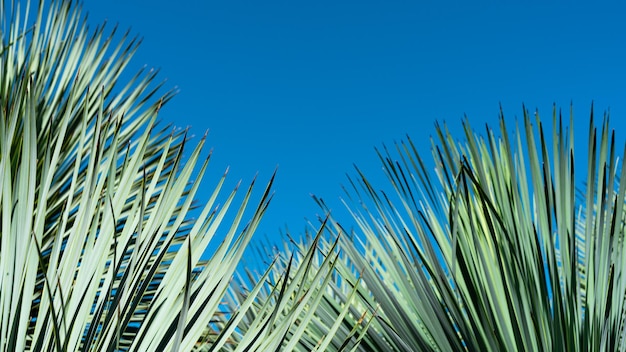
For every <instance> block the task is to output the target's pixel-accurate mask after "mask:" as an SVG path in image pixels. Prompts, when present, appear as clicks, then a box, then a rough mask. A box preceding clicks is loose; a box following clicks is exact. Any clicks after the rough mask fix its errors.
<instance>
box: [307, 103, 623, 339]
mask: <svg viewBox="0 0 626 352" xmlns="http://www.w3.org/2000/svg"><path fill="white" fill-rule="evenodd" d="M524 111H525V114H524V119H523V123H522V128H523V132H520V131H519V130H518V129H517V128H516V131H515V132H514V133H513V134H512V136H513V139H510V137H509V134H508V132H509V131H508V129H507V126H506V124H505V119H504V116H501V119H500V123H501V126H500V131H501V136H500V137H497V136H496V134H495V132H494V131H493V130H491V129H489V128H487V137H481V135H480V134H478V133H476V132H474V131H473V130H472V129H471V127H470V126H469V124H467V123H465V125H464V126H465V137H466V142H465V143H462V142H457V141H455V139H454V138H453V137H452V135H451V134H450V133H449V131H448V130H447V129H446V128H445V126H444V127H439V126H438V127H437V132H438V143H435V142H433V148H432V150H433V158H434V161H435V165H434V170H435V173H434V174H433V173H432V172H429V171H428V169H427V167H426V165H427V164H426V163H425V162H424V160H423V159H422V158H421V157H420V155H419V153H418V152H417V151H416V149H415V146H414V144H413V143H412V142H411V140H410V139H409V140H407V142H402V143H399V144H397V145H396V153H395V154H394V153H391V152H390V151H389V150H387V149H384V151H382V152H381V151H379V152H378V155H379V157H380V160H381V162H382V163H383V165H384V170H385V173H386V174H387V176H388V179H389V181H390V183H391V185H392V190H393V192H385V191H376V190H375V189H374V186H373V185H372V184H371V183H370V182H369V181H368V179H367V178H366V177H365V175H363V174H362V173H361V172H359V173H358V178H355V179H351V185H352V191H351V192H349V195H353V196H355V198H351V199H352V202H350V201H348V202H347V203H348V204H349V205H350V204H354V203H357V204H360V206H358V207H354V206H350V207H351V208H352V209H353V210H352V211H353V213H352V214H353V216H354V218H355V219H356V221H357V226H356V229H355V230H353V231H352V232H351V233H350V236H343V237H342V238H343V241H341V244H340V248H341V250H342V251H344V252H345V253H346V255H345V258H346V260H344V261H343V262H342V265H343V266H344V267H345V268H346V269H345V270H342V272H343V273H346V272H348V273H349V274H347V275H346V276H344V279H345V280H354V279H355V278H357V277H358V278H359V279H360V280H361V281H362V282H363V284H364V287H363V288H362V290H363V293H362V294H360V295H359V297H361V298H362V302H363V304H366V305H367V306H368V307H369V309H370V310H371V311H376V314H377V317H378V318H379V319H376V320H375V321H374V322H373V323H372V324H371V327H370V329H369V331H368V333H371V334H372V335H373V337H372V340H373V339H378V338H380V337H382V338H383V339H384V341H385V343H386V344H387V346H386V347H380V346H379V345H377V348H376V349H377V350H396V351H463V350H467V351H624V350H626V340H625V339H624V334H625V333H626V330H625V326H624V324H625V321H624V319H625V317H626V314H625V313H626V310H625V308H624V303H625V301H624V300H625V298H626V291H625V289H626V286H625V284H624V280H623V278H622V275H623V270H624V268H626V262H624V260H625V257H624V255H625V254H626V252H625V247H624V245H625V243H624V224H625V221H624V220H625V219H624V217H625V215H626V213H625V211H624V201H625V199H624V194H625V192H626V185H624V183H620V182H619V180H620V179H623V177H624V172H625V170H624V169H623V168H621V167H619V165H618V160H619V158H618V157H617V156H616V153H617V151H616V147H615V137H614V135H613V132H609V123H608V118H605V119H604V120H603V123H602V127H601V131H599V133H598V131H597V130H596V127H595V125H594V121H593V112H592V117H591V122H590V125H589V138H588V148H589V154H588V155H589V156H588V163H587V168H586V170H584V171H585V172H586V173H585V176H586V179H585V180H586V182H585V183H584V185H585V187H584V188H582V189H578V190H577V188H576V178H575V177H576V173H575V172H574V160H575V158H574V133H573V128H572V126H573V118H571V119H570V124H569V125H570V128H569V129H568V128H564V127H563V124H562V118H561V116H560V114H557V110H556V108H555V110H554V114H553V119H552V120H553V123H552V131H553V132H552V133H547V134H546V132H545V130H544V126H543V124H542V123H541V120H540V119H539V117H538V115H537V118H536V119H535V120H534V121H533V119H532V118H531V117H530V116H529V114H528V113H527V111H526V110H524ZM592 111H593V109H592ZM533 124H534V125H535V126H533ZM623 157H624V154H623V153H622V158H623ZM318 202H320V204H322V206H324V202H323V201H322V200H318ZM329 231H330V232H331V233H332V234H334V235H335V236H337V235H340V234H342V233H343V234H345V233H349V231H347V230H346V229H344V228H343V227H342V226H341V225H340V223H339V222H337V221H333V226H332V227H330V228H329Z"/></svg>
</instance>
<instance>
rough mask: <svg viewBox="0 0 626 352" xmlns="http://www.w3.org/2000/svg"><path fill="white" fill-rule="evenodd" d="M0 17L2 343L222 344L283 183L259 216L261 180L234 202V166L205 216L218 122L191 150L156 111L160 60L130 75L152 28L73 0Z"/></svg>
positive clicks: (26, 346) (65, 347)
mask: <svg viewBox="0 0 626 352" xmlns="http://www.w3.org/2000/svg"><path fill="white" fill-rule="evenodd" d="M33 13H35V16H32V14H33ZM0 31H1V32H0V36H1V42H0V169H1V170H2V171H1V173H0V203H1V207H0V218H1V219H2V225H1V228H0V231H1V232H0V350H1V351H23V350H37V351H40V350H46V351H52V350H54V351H74V350H78V349H80V350H85V351H87V350H89V351H114V350H115V351H117V350H132V351H163V350H179V349H180V350H184V351H187V350H191V349H193V348H197V347H198V346H197V345H198V344H199V343H200V344H205V345H207V344H210V343H211V342H212V341H211V335H210V334H208V333H207V329H208V326H209V325H210V323H211V321H212V319H224V318H223V317H222V316H220V311H219V310H220V309H221V307H222V306H221V304H222V300H223V296H224V294H225V293H226V291H227V289H228V285H229V282H230V279H231V277H232V275H233V272H234V270H235V268H236V267H237V263H238V262H239V259H240V258H241V256H242V253H243V250H244V248H245V247H246V245H247V244H248V242H249V241H250V238H251V235H252V233H253V232H254V230H255V228H256V226H257V224H258V222H259V220H260V218H261V216H262V215H263V213H264V211H265V209H266V206H267V203H268V201H269V198H270V196H269V192H268V191H269V185H268V187H267V188H266V191H265V193H264V194H263V196H262V197H261V199H260V201H259V203H258V206H256V207H253V209H252V210H251V211H252V215H251V220H250V221H249V222H248V223H247V224H245V226H244V224H242V220H243V218H244V211H245V210H246V209H247V208H248V202H249V201H250V197H251V190H252V186H250V188H249V189H248V191H247V192H246V193H245V197H244V198H243V200H241V202H240V203H239V205H235V204H236V203H234V196H235V193H236V190H235V191H233V192H232V193H230V195H229V196H228V197H227V198H226V199H225V202H224V204H223V206H221V208H219V207H217V206H216V201H217V199H218V195H219V194H220V193H221V192H220V189H221V187H222V184H223V182H224V178H222V179H221V181H220V182H219V183H218V184H217V185H216V186H215V190H214V192H213V195H212V196H211V198H210V199H209V200H208V202H207V203H206V205H204V206H203V207H202V209H200V210H199V211H198V213H199V215H198V216H197V218H196V219H191V218H190V216H189V211H190V209H192V208H193V207H194V205H193V204H192V200H193V198H194V196H195V195H196V192H197V190H198V187H199V186H200V182H199V181H192V175H193V173H194V172H197V175H195V176H196V177H197V179H198V180H199V179H201V178H202V176H203V174H204V172H205V169H206V167H207V163H208V158H207V159H206V160H204V161H201V160H200V151H201V148H202V145H203V143H204V138H203V139H202V141H200V143H199V144H198V145H197V146H196V147H195V148H194V150H193V151H192V152H191V154H190V155H188V156H187V157H188V159H187V161H186V162H185V163H183V162H182V156H183V147H184V146H185V144H186V143H187V136H186V133H185V132H184V131H178V130H174V131H172V132H169V128H167V127H166V128H161V129H160V128H158V127H157V125H156V116H157V113H158V110H159V108H160V107H161V105H162V104H164V103H166V102H167V101H168V100H169V99H170V98H171V97H172V94H171V93H166V94H165V95H163V96H161V97H160V98H155V97H157V95H156V94H157V90H158V89H159V85H154V84H153V81H154V78H155V73H154V72H152V71H151V72H142V73H139V74H137V75H136V76H135V77H134V78H133V79H132V80H131V81H130V82H128V83H127V84H125V85H123V84H120V82H119V80H120V79H121V78H122V71H123V70H124V68H125V67H126V66H127V64H128V62H129V60H130V59H131V57H132V55H133V53H134V51H135V50H136V48H137V41H136V40H134V39H132V40H130V41H129V40H127V36H123V38H122V40H121V41H119V43H118V42H117V41H116V40H115V39H114V36H113V33H109V34H106V31H105V29H104V27H99V28H97V29H96V30H95V31H93V32H89V31H88V29H87V26H86V23H85V21H84V19H83V17H82V15H81V12H80V8H78V7H77V6H75V4H73V3H72V2H69V1H53V2H52V3H51V4H50V5H45V4H44V2H43V1H41V2H39V6H38V8H37V9H36V11H34V12H33V9H31V8H29V3H28V2H27V3H26V5H25V7H24V8H20V5H19V3H14V2H10V3H9V2H5V1H2V0H0ZM113 32H114V31H113ZM198 166H199V167H198ZM270 184H271V181H270ZM231 207H234V208H235V214H234V215H233V216H232V219H231V218H229V221H228V223H226V224H223V225H224V227H225V229H224V230H223V234H224V240H223V243H222V244H221V246H220V247H219V248H218V249H217V250H216V252H215V253H214V256H213V257H212V258H211V259H210V260H208V261H206V260H201V256H202V254H203V252H204V250H205V249H206V248H207V245H208V243H209V241H210V240H211V239H212V238H213V237H214V236H215V234H216V233H217V231H218V227H219V226H220V224H221V223H222V221H223V220H224V218H225V216H226V212H227V211H228V210H229V209H230V208H231ZM221 228H222V227H219V229H221ZM219 231H222V230H219Z"/></svg>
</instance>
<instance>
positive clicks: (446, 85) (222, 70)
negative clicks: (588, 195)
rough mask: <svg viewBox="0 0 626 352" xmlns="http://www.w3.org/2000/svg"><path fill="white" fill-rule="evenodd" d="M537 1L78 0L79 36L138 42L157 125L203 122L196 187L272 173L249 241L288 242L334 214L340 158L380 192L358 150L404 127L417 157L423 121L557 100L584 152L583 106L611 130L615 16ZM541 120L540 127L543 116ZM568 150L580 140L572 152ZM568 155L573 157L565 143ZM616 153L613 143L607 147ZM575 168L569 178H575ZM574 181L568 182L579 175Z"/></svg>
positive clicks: (616, 93)
mask: <svg viewBox="0 0 626 352" xmlns="http://www.w3.org/2000/svg"><path fill="white" fill-rule="evenodd" d="M543 3H544V2H542V1H523V2H522V1H513V0H510V1H508V0H503V1H480V0H479V1H468V2H464V3H461V2H442V1H434V0H433V1H341V0H336V1H324V0H322V1H308V2H304V1H273V0H266V1H238V0H233V1H199V0H198V1H186V0H179V1H176V2H172V1H163V0H150V1H148V0H123V1H122V0H108V1H100V0H97V1H96V0H85V1H84V8H85V10H87V11H88V12H89V23H91V24H92V28H93V27H95V25H97V24H99V23H101V22H102V21H104V20H105V19H107V20H108V23H110V24H115V23H118V24H119V26H120V27H121V29H127V28H131V31H132V33H134V34H137V35H140V36H141V37H143V38H144V40H143V44H142V45H141V47H140V49H139V52H138V53H137V55H136V57H135V60H134V65H135V66H133V67H131V68H130V70H131V71H133V72H134V71H135V70H136V69H138V68H140V67H141V66H143V65H148V66H149V67H155V68H160V70H161V78H163V79H165V78H167V80H168V82H167V83H166V87H168V88H172V87H174V86H178V87H179V89H180V94H179V95H178V96H177V97H176V98H175V99H174V100H173V101H172V102H171V103H170V104H169V106H167V107H166V108H165V109H163V110H162V113H161V115H160V117H161V119H162V120H164V121H165V122H171V123H174V124H176V125H178V126H181V127H186V126H191V131H192V132H193V133H195V134H196V135H198V136H201V135H203V134H204V132H205V131H206V130H207V129H209V130H210V132H209V137H208V143H207V144H208V146H209V147H212V148H213V149H214V158H213V161H212V165H211V166H210V168H209V173H210V175H209V177H208V180H207V183H205V188H206V192H205V193H203V194H201V195H200V200H202V198H203V197H204V199H207V198H208V194H209V191H210V190H211V189H212V186H213V184H214V180H215V179H217V177H218V176H220V175H221V174H222V171H223V170H224V169H225V168H226V166H228V165H230V180H231V182H230V183H229V184H230V185H234V183H235V182H236V181H237V180H239V179H243V180H244V182H248V181H249V180H251V179H252V177H253V176H254V175H255V174H256V173H257V172H258V173H259V180H260V181H267V180H268V179H269V177H270V175H271V173H272V172H273V170H274V168H275V167H276V166H277V165H278V167H279V168H278V177H277V180H276V186H275V192H276V194H275V198H274V200H273V203H272V205H271V207H270V210H269V212H268V214H267V216H266V218H265V220H264V222H263V226H262V227H261V229H260V234H265V235H267V236H269V237H273V236H276V234H277V233H278V232H279V230H280V229H284V228H285V226H288V227H289V229H290V231H291V232H292V233H294V234H300V233H302V232H303V229H304V228H305V226H306V223H305V220H304V219H305V218H309V219H315V217H316V214H318V213H319V209H318V208H317V206H316V205H315V204H314V202H313V201H312V200H311V198H310V196H309V194H310V193H314V194H316V195H318V196H320V197H323V198H324V199H325V200H326V201H327V202H328V203H330V205H331V207H333V208H334V211H336V212H337V213H338V214H339V213H341V212H342V210H341V208H342V206H341V205H340V202H339V197H340V196H342V195H343V192H342V190H341V186H340V185H341V184H345V183H346V177H345V174H346V173H349V174H352V175H354V172H353V167H352V165H353V163H354V164H356V165H358V166H359V167H360V168H362V169H363V170H364V171H365V172H366V173H367V174H368V175H370V177H371V178H372V179H373V181H374V183H375V184H376V185H378V186H379V187H386V185H387V183H386V181H385V180H384V176H382V172H381V171H380V163H379V161H378V159H377V157H376V155H375V153H374V149H373V148H374V147H380V146H381V145H382V144H383V143H385V144H388V145H391V144H393V142H394V141H396V140H400V139H403V138H404V136H405V135H406V134H409V135H410V136H411V138H412V139H413V140H414V141H415V142H416V144H417V146H418V148H420V150H421V151H422V153H424V154H427V155H430V154H429V153H430V142H429V136H430V135H432V134H433V133H434V131H435V130H434V122H435V121H444V120H445V121H446V122H447V123H448V124H449V125H450V126H451V127H456V128H453V132H454V133H456V134H458V135H459V136H460V126H461V124H460V121H461V119H462V117H463V116H464V114H466V115H467V116H468V118H469V120H470V121H471V123H472V124H473V125H474V126H475V128H476V129H479V130H483V129H484V124H485V123H490V124H492V125H494V127H495V126H497V125H496V122H497V116H498V111H499V104H500V103H501V104H502V106H503V108H504V112H505V115H506V116H507V119H508V120H509V121H511V123H512V122H513V121H514V119H515V118H519V117H521V113H522V110H521V106H522V103H525V104H526V106H527V107H528V108H529V109H531V110H534V109H535V108H538V109H539V111H540V113H541V114H542V115H543V116H545V117H547V118H549V116H550V114H551V109H552V104H553V103H556V104H557V105H559V106H562V107H563V108H564V109H565V111H567V109H569V104H570V102H573V104H574V109H575V116H576V120H575V124H576V126H575V128H576V131H577V136H578V137H582V138H579V139H578V142H579V143H578V145H579V146H581V147H582V148H585V140H584V139H585V138H586V134H587V131H586V129H587V124H588V117H589V109H590V103H591V101H592V100H593V101H594V102H595V106H596V110H595V111H596V114H597V116H601V114H602V113H603V112H604V111H606V110H607V109H610V111H611V116H612V122H613V123H612V125H613V127H615V128H616V129H618V131H617V133H618V136H619V137H620V138H619V139H618V141H619V142H620V143H622V144H621V145H623V141H624V136H625V135H626V130H624V127H625V126H626V123H624V122H622V121H624V118H626V101H625V99H624V98H625V93H626V21H625V20H624V15H626V7H624V5H621V4H620V5H618V4H617V2H614V3H607V2H601V3H595V4H593V5H591V2H587V3H586V4H574V3H571V2H569V1H568V2H565V1H560V2H553V1H550V2H549V4H547V5H546V4H543ZM546 121H549V120H546ZM581 142H582V143H581ZM578 149H579V150H580V148H578ZM620 149H621V148H620ZM579 171H581V170H579ZM579 175H581V176H580V177H581V178H579V180H580V181H582V177H583V175H582V174H580V173H579Z"/></svg>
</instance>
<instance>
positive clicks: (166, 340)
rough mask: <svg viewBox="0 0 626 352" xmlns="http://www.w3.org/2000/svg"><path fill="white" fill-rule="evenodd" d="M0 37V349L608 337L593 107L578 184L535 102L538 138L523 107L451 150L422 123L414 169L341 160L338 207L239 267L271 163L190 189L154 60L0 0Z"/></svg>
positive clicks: (436, 343)
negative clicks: (260, 180)
mask: <svg viewBox="0 0 626 352" xmlns="http://www.w3.org/2000/svg"><path fill="white" fill-rule="evenodd" d="M0 37H1V40H0V169H1V170H2V173H1V174H0V218H1V219H2V224H1V227H0V350H1V351H21V350H25V351H41V350H45V351H74V350H89V351H163V350H169V351H179V350H180V351H189V350H202V351H278V350H280V351H464V350H466V351H518V350H519V351H541V350H552V351H561V350H567V351H587V350H594V351H596V350H598V351H599V350H606V351H613V350H620V351H624V350H626V342H625V340H624V333H625V332H626V330H625V329H624V324H625V322H624V319H625V318H626V315H625V310H624V299H625V297H626V291H625V290H626V284H625V280H623V279H622V270H623V268H625V267H626V266H625V265H626V263H625V262H624V261H625V260H626V259H625V258H624V245H625V244H624V214H625V211H624V208H623V207H624V197H625V193H626V184H624V183H620V182H619V180H621V179H622V178H623V173H624V172H626V171H624V169H623V168H621V167H620V165H619V163H618V160H620V159H619V158H618V157H617V152H618V151H617V150H616V148H615V142H614V141H615V139H614V136H613V135H612V133H611V132H609V123H608V118H605V119H604V120H603V122H602V127H601V130H600V132H599V133H598V131H596V128H595V125H594V121H593V115H592V118H591V121H590V126H589V137H588V141H589V142H588V152H589V154H588V155H589V156H588V162H587V169H586V170H585V171H586V172H585V174H584V175H583V176H584V178H582V179H577V178H576V177H580V175H576V173H575V172H574V170H575V168H574V161H575V160H578V159H575V157H574V145H575V144H574V132H573V129H572V126H573V119H572V118H570V123H569V126H570V127H569V128H567V127H563V124H562V118H561V116H560V115H559V114H557V112H556V109H555V112H554V114H553V118H552V133H546V132H545V130H544V127H543V125H542V123H541V120H540V119H539V118H538V117H537V118H536V119H533V118H531V117H530V116H529V114H528V113H527V112H526V110H524V118H523V122H522V126H521V130H520V129H518V128H517V126H516V130H515V131H514V133H512V134H509V131H508V127H507V126H506V124H505V119H504V117H503V116H502V117H501V126H500V132H501V133H500V135H496V133H495V132H494V131H493V130H491V129H489V128H487V130H486V137H481V135H480V134H478V133H476V132H474V131H473V130H472V129H471V127H470V126H469V124H467V123H465V125H464V126H465V140H466V141H465V142H464V143H463V142H459V141H456V140H455V139H454V138H453V137H452V135H451V134H450V133H449V131H448V130H447V129H446V127H445V126H443V127H441V126H437V136H438V138H437V142H433V149H432V150H433V158H434V165H432V167H434V170H435V172H434V173H433V172H431V171H429V169H430V167H431V166H427V165H430V164H428V163H426V162H425V161H424V159H423V158H422V157H421V156H420V154H419V153H418V152H417V149H416V146H415V145H414V144H413V143H412V142H411V140H410V139H409V140H407V141H406V142H402V143H399V144H397V145H396V151H395V152H390V151H389V150H387V149H386V148H385V149H384V150H382V151H378V156H379V158H380V161H381V163H382V164H383V166H384V170H385V172H386V174H387V176H388V179H389V181H390V184H391V192H389V191H378V190H376V188H374V187H375V186H374V185H372V184H371V183H370V182H369V180H368V179H367V177H366V176H365V175H364V174H363V173H362V172H360V171H358V170H357V171H358V172H357V177H356V178H353V179H350V184H351V186H352V188H351V190H350V191H349V192H348V199H347V201H346V204H347V206H348V207H349V209H351V212H352V218H351V219H346V221H347V222H344V219H335V218H333V217H332V216H330V215H327V216H326V217H325V218H324V219H320V220H321V222H320V225H319V226H317V228H314V229H315V231H314V232H313V234H305V236H303V238H301V239H294V238H291V237H290V238H288V239H286V240H285V242H284V248H281V249H280V250H277V251H272V250H270V249H267V248H265V249H264V248H261V249H260V250H259V252H260V253H261V254H260V256H263V257H265V256H267V255H269V256H270V257H271V258H272V260H271V263H269V264H267V266H266V268H264V269H263V270H264V271H263V273H262V274H256V273H254V272H251V271H248V270H245V268H244V269H243V270H238V269H237V268H238V265H239V264H240V263H241V259H242V257H243V255H244V251H245V250H246V248H247V247H248V244H249V243H251V240H252V235H253V233H254V231H255V229H256V227H257V226H258V224H259V222H260V220H261V218H262V216H263V214H264V213H265V211H266V209H267V207H268V204H269V202H270V200H271V185H272V182H273V177H272V179H270V181H269V182H268V184H267V185H266V186H265V187H264V188H263V189H262V191H261V193H260V196H259V197H258V199H256V200H255V199H254V198H255V197H254V193H253V189H254V188H255V186H254V183H255V182H254V181H253V182H252V184H251V185H250V186H249V187H248V188H247V189H246V190H245V191H243V192H239V191H238V188H239V186H237V188H236V189H235V190H233V191H232V192H230V193H225V194H223V192H222V187H223V185H224V182H225V175H224V176H223V177H222V178H221V179H220V180H219V181H218V183H217V184H216V185H214V191H213V193H212V195H211V196H210V198H209V199H208V200H206V201H205V202H203V204H201V205H200V204H198V203H195V202H194V198H195V197H196V194H197V192H198V189H199V187H200V186H201V183H200V180H201V179H202V177H203V175H204V174H205V172H206V170H207V166H208V162H209V158H208V157H207V158H204V159H203V157H201V154H202V147H203V144H204V138H202V139H201V140H200V141H199V143H198V144H197V145H196V146H194V147H193V148H192V150H191V151H190V152H189V151H187V147H186V146H187V145H189V143H190V138H189V137H188V136H187V134H186V131H182V130H178V129H174V128H171V127H168V126H165V127H160V126H159V125H158V123H157V115H158V112H159V110H160V109H161V107H162V106H163V104H166V103H167V102H168V101H169V100H170V99H171V98H172V96H173V92H167V93H165V94H162V93H160V89H161V85H160V84H155V83H154V82H155V78H156V73H155V72H153V71H147V72H145V71H142V72H139V73H138V74H137V75H135V76H133V77H131V78H129V79H126V77H127V76H126V75H125V69H126V67H127V66H128V64H129V62H130V60H131V58H132V55H133V53H134V52H135V50H136V49H137V45H138V40H137V39H132V38H129V37H128V35H127V34H123V35H120V34H117V33H116V30H115V29H113V30H111V31H109V30H107V29H105V27H97V28H96V29H95V30H93V31H90V30H89V29H88V28H87V25H86V22H85V19H84V17H82V14H81V11H80V7H79V6H77V5H76V4H75V3H73V2H71V1H52V2H51V3H50V4H46V3H45V2H44V1H40V2H39V3H38V6H37V8H36V9H35V8H30V3H29V2H26V3H25V4H24V6H20V4H19V3H17V2H14V1H11V2H8V1H4V0H0ZM116 38H119V40H118V39H116ZM125 79H126V81H127V82H126V83H120V82H124V80H125ZM592 110H593V109H592ZM183 158H185V160H183ZM577 165H578V164H577ZM583 169H584V168H583ZM582 181H585V182H584V183H583V182H582ZM581 184H582V185H584V187H583V188H581V189H577V188H576V187H577V186H579V185H581ZM577 191H578V192H577ZM238 193H243V194H242V195H241V194H240V195H239V196H238ZM317 201H318V202H319V204H320V206H321V207H322V208H323V209H324V210H326V211H327V210H328V208H327V207H326V205H325V203H324V201H323V200H321V199H317ZM219 203H221V205H219ZM349 223H353V224H354V228H345V227H344V226H343V225H344V224H349ZM218 238H219V240H220V241H221V244H220V245H219V246H217V248H216V249H215V251H214V253H213V255H212V257H211V258H210V259H203V258H204V257H203V253H204V251H205V250H206V248H207V246H208V245H209V243H210V242H211V241H215V240H216V239H218ZM268 248H269V247H268Z"/></svg>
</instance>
